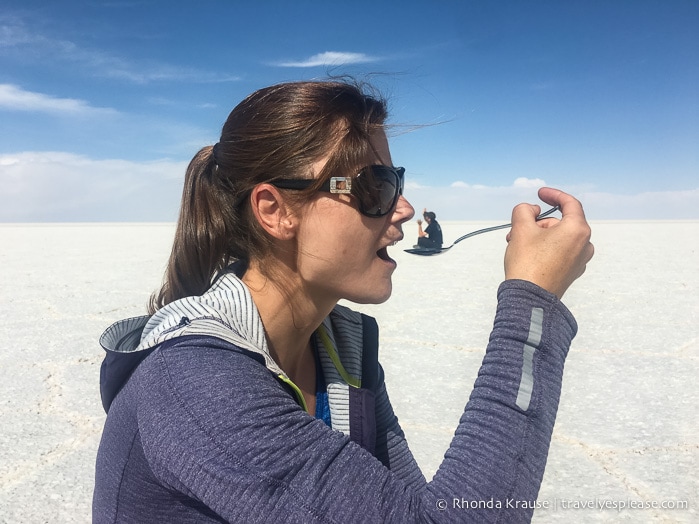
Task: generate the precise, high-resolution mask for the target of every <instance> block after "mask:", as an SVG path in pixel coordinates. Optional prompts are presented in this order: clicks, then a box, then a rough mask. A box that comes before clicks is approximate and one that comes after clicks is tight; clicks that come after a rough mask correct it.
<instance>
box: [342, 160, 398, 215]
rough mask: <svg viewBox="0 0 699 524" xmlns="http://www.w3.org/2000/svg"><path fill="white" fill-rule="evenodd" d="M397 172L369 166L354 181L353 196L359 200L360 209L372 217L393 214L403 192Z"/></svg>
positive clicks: (388, 168) (386, 168) (382, 167)
mask: <svg viewBox="0 0 699 524" xmlns="http://www.w3.org/2000/svg"><path fill="white" fill-rule="evenodd" d="M401 185H402V184H401V180H400V177H399V175H398V173H397V172H396V170H394V169H392V168H390V167H387V166H378V165H377V166H369V167H366V168H364V169H363V170H362V171H361V173H360V175H359V176H358V177H357V178H355V179H354V180H353V181H352V194H353V195H354V196H356V197H357V199H358V200H359V209H360V211H361V212H362V213H364V214H365V215H367V216H370V217H382V216H384V215H386V214H388V213H390V212H391V210H392V209H393V206H394V205H395V204H396V201H397V200H398V195H399V194H400V193H401V192H402V191H401V189H402V187H400V186H401Z"/></svg>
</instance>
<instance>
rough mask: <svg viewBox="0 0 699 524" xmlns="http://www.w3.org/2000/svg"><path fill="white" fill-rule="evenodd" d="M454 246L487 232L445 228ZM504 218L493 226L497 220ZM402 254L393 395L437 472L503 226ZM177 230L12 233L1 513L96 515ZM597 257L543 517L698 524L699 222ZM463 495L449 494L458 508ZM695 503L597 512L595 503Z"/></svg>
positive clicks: (389, 371) (639, 231) (4, 315)
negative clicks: (114, 338)
mask: <svg viewBox="0 0 699 524" xmlns="http://www.w3.org/2000/svg"><path fill="white" fill-rule="evenodd" d="M442 225H443V227H444V230H445V239H446V241H447V242H450V241H451V240H453V239H454V238H457V237H458V236H460V235H462V234H464V233H466V232H468V231H471V230H473V229H477V228H478V227H480V226H482V225H485V224H480V223H473V222H472V223H466V222H458V223H457V222H453V223H448V222H445V223H443V224H442ZM488 225H490V224H488ZM414 227H415V226H414V224H407V225H406V226H405V231H406V235H407V238H406V240H404V241H403V242H402V243H401V244H399V245H398V246H397V247H395V248H393V249H392V255H393V256H394V258H396V259H397V261H398V263H399V268H398V270H397V272H396V273H395V277H394V293H393V296H392V298H391V299H390V300H389V301H388V302H387V303H386V304H383V305H380V306H359V307H358V309H361V310H363V311H366V312H369V313H370V314H372V315H374V316H376V317H377V318H378V320H379V325H380V327H381V359H382V362H383V365H384V368H385V370H386V380H387V383H388V388H389V394H390V396H391V399H392V401H393V404H394V407H395V410H396V412H397V414H398V417H399V419H400V421H401V423H402V426H403V428H404V430H405V432H406V434H407V437H408V439H409V442H410V444H411V448H412V450H413V453H414V454H415V457H416V458H417V460H418V463H419V464H420V466H421V467H422V469H423V471H424V472H425V474H426V476H427V477H428V478H431V476H432V475H433V474H434V472H435V471H436V469H437V467H438V465H439V463H440V461H441V458H442V455H443V453H444V451H445V450H446V448H447V447H448V445H449V442H450V440H451V435H452V432H453V430H454V428H455V426H456V424H457V421H458V419H459V416H460V414H461V411H462V410H463V407H464V405H465V403H466V400H467V398H468V395H469V392H470V390H471V386H472V384H473V381H474V379H475V376H476V373H477V370H478V366H479V364H480V361H481V358H482V356H483V352H484V348H485V346H486V344H487V340H488V334H489V331H490V327H491V324H492V318H493V313H494V308H495V291H496V289H497V286H498V284H499V282H500V280H501V277H502V254H503V251H504V247H505V241H504V235H505V233H504V232H495V233H489V234H487V235H482V236H479V237H474V238H471V239H468V240H465V241H464V242H462V243H460V244H459V245H457V246H456V247H455V248H453V249H452V250H451V251H450V252H449V253H446V254H444V255H441V256H438V257H425V258H422V257H416V256H412V255H408V254H406V253H403V252H402V249H404V248H408V247H410V246H411V244H412V243H413V242H414V238H413V234H414ZM172 235H173V227H172V225H170V224H128V225H124V224H121V225H108V224H107V225H105V224H99V225H77V224H61V225H9V224H4V225H0V318H1V319H2V322H0V344H1V347H0V349H1V351H0V373H1V374H2V376H1V380H0V416H1V417H2V429H1V430H0V522H4V523H16V522H23V523H26V522H51V523H62V522H66V523H68V522H89V521H90V504H91V497H92V487H93V475H94V459H95V454H96V450H97V446H98V443H99V438H100V433H101V429H102V424H103V423H104V417H105V415H104V413H103V411H102V407H101V405H100V400H99V390H98V381H99V365H100V362H101V359H102V350H101V349H100V348H99V346H98V343H97V339H98V337H99V335H100V334H101V332H102V331H103V330H104V329H105V328H106V327H107V326H108V325H109V324H110V323H112V322H113V321H115V320H118V319H121V318H124V317H127V316H135V315H140V314H142V313H143V311H144V308H145V304H146V302H147V300H148V296H149V294H150V292H151V291H152V290H153V289H154V288H155V287H157V286H158V284H159V282H160V279H161V275H162V271H163V269H164V264H165V261H166V258H167V256H168V254H169V249H170V244H171V240H172ZM593 242H594V244H595V247H596V255H595V258H594V259H593V261H592V262H591V263H590V265H589V266H588V270H587V272H586V274H585V275H584V276H583V277H582V278H581V279H580V280H578V281H577V282H576V283H575V284H574V285H573V287H572V288H571V289H570V290H569V291H568V293H567V294H566V296H565V297H564V303H565V304H566V305H567V306H568V307H569V308H570V310H571V311H572V312H573V314H574V315H575V317H576V319H577V321H578V323H579V326H580V329H579V332H578V336H577V337H576V339H575V340H574V341H573V346H572V348H571V350H570V354H569V357H568V361H567V363H566V371H565V376H564V382H563V393H562V397H561V404H560V409H559V414H558V419H557V422H556V427H555V429H554V434H553V442H552V445H551V452H550V454H549V460H548V466H547V469H546V474H545V477H544V481H543V485H542V488H541V492H540V497H539V502H540V503H542V504H543V503H547V504H548V505H549V506H551V507H550V508H549V509H540V510H537V511H536V512H535V514H534V522H537V523H545V522H610V521H615V522H616V521H621V522H698V521H699V479H698V478H697V470H698V466H699V464H698V460H697V459H698V457H699V423H698V422H697V405H698V404H699V386H698V385H697V383H698V381H699V351H698V350H699V338H698V331H699V329H698V327H697V326H698V325H699V222H698V221H685V222H600V223H593ZM450 503H451V501H450ZM619 503H625V504H629V503H634V504H644V505H648V506H652V505H656V506H661V505H667V504H668V503H669V504H671V505H672V504H674V505H682V504H683V503H686V504H688V507H686V508H684V509H672V510H670V509H660V508H655V509H654V508H652V507H650V508H648V507H646V508H643V509H624V510H622V511H617V510H615V509H599V507H595V508H594V509H591V508H590V507H589V505H590V504H593V505H598V504H610V505H612V504H617V505H618V504H619Z"/></svg>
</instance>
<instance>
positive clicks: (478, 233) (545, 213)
mask: <svg viewBox="0 0 699 524" xmlns="http://www.w3.org/2000/svg"><path fill="white" fill-rule="evenodd" d="M558 209H559V207H558V206H554V207H552V208H551V209H549V210H548V211H544V212H543V213H541V214H540V215H539V216H538V217H536V220H537V221H539V220H541V219H542V218H546V217H547V216H549V215H550V214H552V213H555V212H556V211H558ZM507 227H512V224H503V225H501V226H492V227H486V228H484V229H479V230H478V231H472V232H471V233H467V234H465V235H464V236H462V237H459V238H457V239H456V240H454V244H452V246H453V245H455V244H458V243H459V242H461V241H462V240H466V239H467V238H471V237H475V236H476V235H480V234H481V233H489V232H491V231H497V230H498V229H505V228H507Z"/></svg>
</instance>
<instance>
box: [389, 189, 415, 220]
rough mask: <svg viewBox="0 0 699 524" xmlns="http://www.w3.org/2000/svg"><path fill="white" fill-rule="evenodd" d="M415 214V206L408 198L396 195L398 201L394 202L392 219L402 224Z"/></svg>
mask: <svg viewBox="0 0 699 524" xmlns="http://www.w3.org/2000/svg"><path fill="white" fill-rule="evenodd" d="M413 216H415V208H414V207H413V206H412V205H411V204H410V202H408V200H407V199H406V198H405V197H404V196H403V195H401V196H400V197H398V202H397V203H396V209H395V211H394V212H393V220H395V221H396V222H398V223H399V224H402V223H403V222H407V221H408V220H410V219H411V218H413Z"/></svg>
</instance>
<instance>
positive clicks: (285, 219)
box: [250, 184, 297, 240]
mask: <svg viewBox="0 0 699 524" xmlns="http://www.w3.org/2000/svg"><path fill="white" fill-rule="evenodd" d="M250 204H251V205H252V211H253V213H254V214H255V218H256V219H257V221H258V222H259V223H260V225H261V226H262V227H263V228H264V230H265V231H266V232H267V233H269V234H270V235H271V236H272V237H273V238H276V239H279V240H289V239H291V238H293V237H294V235H295V234H296V222H297V221H296V217H295V215H294V214H293V213H292V212H291V209H290V207H289V206H288V204H287V203H286V202H285V200H284V197H283V196H282V194H281V193H280V192H279V189H277V188H276V187H274V186H273V185H272V184H259V185H257V186H255V187H254V189H253V190H252V193H251V195H250Z"/></svg>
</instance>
